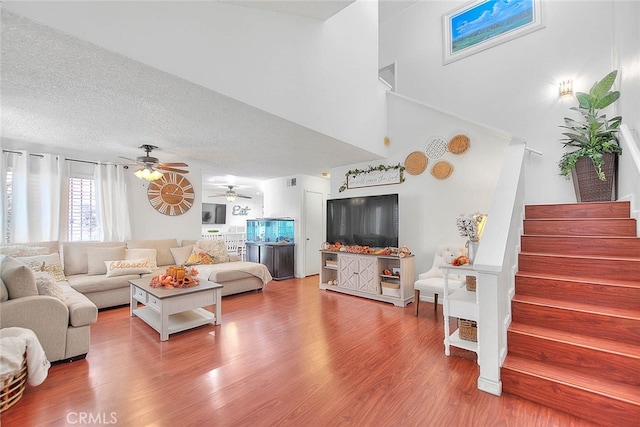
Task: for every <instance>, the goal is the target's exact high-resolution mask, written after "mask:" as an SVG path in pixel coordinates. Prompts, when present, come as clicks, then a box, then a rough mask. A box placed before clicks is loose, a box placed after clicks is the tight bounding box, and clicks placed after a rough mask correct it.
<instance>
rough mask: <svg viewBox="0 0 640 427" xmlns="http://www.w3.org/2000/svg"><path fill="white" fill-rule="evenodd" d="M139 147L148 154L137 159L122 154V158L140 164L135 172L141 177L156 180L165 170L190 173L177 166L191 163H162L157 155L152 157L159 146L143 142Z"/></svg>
mask: <svg viewBox="0 0 640 427" xmlns="http://www.w3.org/2000/svg"><path fill="white" fill-rule="evenodd" d="M138 148H142V149H143V150H144V151H145V153H146V154H145V155H144V156H138V157H136V159H135V160H133V159H129V158H127V157H122V156H120V158H121V159H125V160H129V161H131V162H134V163H133V164H134V165H138V166H140V169H138V170H137V171H135V172H134V173H133V174H134V175H135V176H137V177H138V178H140V179H146V180H147V181H155V180H157V179H160V178H161V177H162V174H163V173H165V172H175V173H180V174H182V173H189V171H187V170H183V169H176V167H188V166H189V165H188V164H186V163H182V162H177V163H160V161H159V160H158V159H157V158H156V157H151V155H150V154H151V151H153V150H154V149H156V148H158V147H156V146H155V145H149V144H143V145H141V146H140V147H138Z"/></svg>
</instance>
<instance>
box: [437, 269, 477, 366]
mask: <svg viewBox="0 0 640 427" xmlns="http://www.w3.org/2000/svg"><path fill="white" fill-rule="evenodd" d="M440 269H441V270H442V275H443V276H444V283H443V284H444V299H443V301H442V306H443V310H442V311H443V313H444V354H446V355H447V356H449V355H450V351H449V346H454V347H458V348H464V349H465V350H470V351H473V352H475V353H476V354H478V343H477V342H473V341H467V340H463V339H462V338H460V331H459V329H456V330H455V331H453V333H450V332H449V317H457V318H462V319H467V320H473V321H475V322H477V321H478V318H479V317H480V304H478V293H477V291H476V292H470V291H468V290H467V289H466V287H465V286H463V287H461V288H460V289H458V290H457V291H455V292H453V293H452V294H450V295H449V277H448V276H449V274H458V275H461V276H474V277H477V275H478V273H477V272H476V271H475V270H474V269H473V265H469V264H467V265H463V266H453V265H444V266H442V267H440ZM480 338H481V337H480V333H478V341H480Z"/></svg>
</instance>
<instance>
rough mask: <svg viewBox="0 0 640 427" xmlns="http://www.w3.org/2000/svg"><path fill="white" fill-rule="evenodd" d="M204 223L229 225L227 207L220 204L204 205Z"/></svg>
mask: <svg viewBox="0 0 640 427" xmlns="http://www.w3.org/2000/svg"><path fill="white" fill-rule="evenodd" d="M202 223H203V224H226V223H227V205H223V204H220V203H203V204H202Z"/></svg>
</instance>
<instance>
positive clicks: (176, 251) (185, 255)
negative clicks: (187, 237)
mask: <svg viewBox="0 0 640 427" xmlns="http://www.w3.org/2000/svg"><path fill="white" fill-rule="evenodd" d="M193 246H194V245H187V246H180V247H179V248H170V250H171V255H173V262H175V263H176V264H177V265H184V264H186V263H187V260H188V259H189V255H191V252H193Z"/></svg>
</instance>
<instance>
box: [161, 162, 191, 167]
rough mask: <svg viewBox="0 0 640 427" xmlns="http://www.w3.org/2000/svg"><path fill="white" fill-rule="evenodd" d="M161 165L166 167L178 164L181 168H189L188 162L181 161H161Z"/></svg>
mask: <svg viewBox="0 0 640 427" xmlns="http://www.w3.org/2000/svg"><path fill="white" fill-rule="evenodd" d="M160 166H162V167H165V166H177V167H180V168H188V167H189V165H188V164H186V163H181V162H178V163H160Z"/></svg>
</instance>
